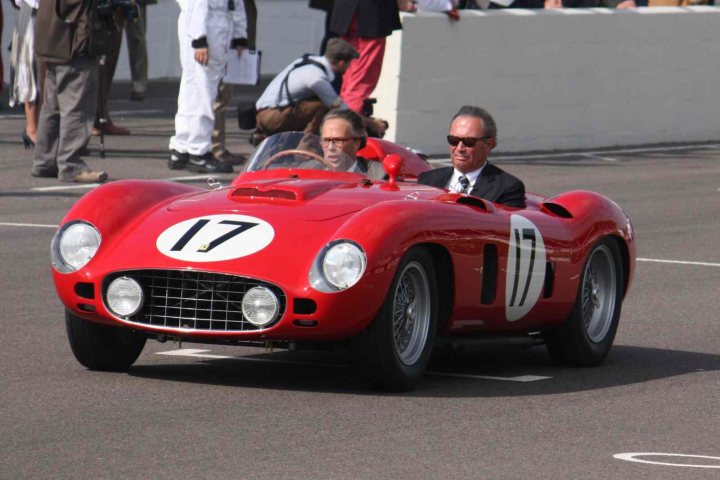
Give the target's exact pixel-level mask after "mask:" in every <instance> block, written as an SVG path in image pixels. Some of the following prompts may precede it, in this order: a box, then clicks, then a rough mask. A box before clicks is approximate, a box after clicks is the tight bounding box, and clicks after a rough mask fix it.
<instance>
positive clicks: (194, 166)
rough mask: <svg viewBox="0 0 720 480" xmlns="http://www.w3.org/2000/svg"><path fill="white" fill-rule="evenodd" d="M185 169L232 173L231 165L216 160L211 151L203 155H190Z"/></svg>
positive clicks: (197, 171)
mask: <svg viewBox="0 0 720 480" xmlns="http://www.w3.org/2000/svg"><path fill="white" fill-rule="evenodd" d="M187 169H188V170H190V171H191V172H196V173H232V171H233V167H232V165H228V164H226V163H220V162H218V161H217V160H216V159H215V157H213V155H212V152H207V153H206V154H204V155H190V160H189V161H188V163H187Z"/></svg>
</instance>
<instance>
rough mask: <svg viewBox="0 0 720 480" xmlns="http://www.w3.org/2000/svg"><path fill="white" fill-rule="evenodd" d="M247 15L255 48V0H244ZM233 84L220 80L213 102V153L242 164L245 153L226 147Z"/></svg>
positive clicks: (222, 159) (249, 37)
mask: <svg viewBox="0 0 720 480" xmlns="http://www.w3.org/2000/svg"><path fill="white" fill-rule="evenodd" d="M243 3H244V5H245V15H246V16H247V46H248V48H249V49H250V50H255V33H256V32H257V7H256V6H255V0H243ZM232 90H233V86H232V85H228V84H226V83H223V82H222V81H221V82H220V86H219V87H218V94H217V97H216V98H215V102H214V103H213V115H215V125H214V127H213V131H212V154H213V157H215V159H216V160H217V161H218V162H220V163H225V164H228V165H241V164H243V163H244V162H245V160H247V158H245V156H244V155H240V154H235V153H232V152H230V151H229V150H228V149H227V148H226V147H225V110H226V109H227V106H228V105H230V100H232Z"/></svg>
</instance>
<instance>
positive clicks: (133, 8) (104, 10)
mask: <svg viewBox="0 0 720 480" xmlns="http://www.w3.org/2000/svg"><path fill="white" fill-rule="evenodd" d="M97 9H98V14H99V15H100V18H101V19H102V20H103V21H104V22H105V25H106V26H107V27H108V28H109V29H110V30H115V29H116V28H117V26H116V25H115V22H114V21H113V16H114V14H115V12H116V11H118V10H121V11H122V12H123V17H125V21H127V22H137V20H138V18H140V11H139V10H138V6H137V5H136V4H135V2H134V0H99V1H98V6H97Z"/></svg>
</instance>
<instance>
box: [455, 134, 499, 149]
mask: <svg viewBox="0 0 720 480" xmlns="http://www.w3.org/2000/svg"><path fill="white" fill-rule="evenodd" d="M491 138H492V137H490V136H487V135H485V136H483V137H456V136H455V135H448V136H447V141H448V143H449V144H450V145H452V146H453V147H457V146H458V144H459V143H460V142H462V143H463V145H465V146H466V147H468V148H473V147H474V146H475V144H476V143H477V142H478V141H479V140H483V141H484V140H489V139H491Z"/></svg>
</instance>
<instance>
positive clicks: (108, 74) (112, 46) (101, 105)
mask: <svg viewBox="0 0 720 480" xmlns="http://www.w3.org/2000/svg"><path fill="white" fill-rule="evenodd" d="M123 23H124V18H123V17H122V12H120V11H119V10H118V13H116V14H115V24H116V25H123ZM122 36H123V33H122V27H118V28H117V29H116V30H114V31H112V32H110V35H109V36H108V51H107V55H106V58H105V66H103V67H101V68H100V77H99V82H101V83H100V84H99V85H100V88H98V89H97V109H96V113H95V121H96V124H97V121H98V120H100V119H101V118H104V119H105V120H107V121H108V123H110V113H109V112H108V106H107V99H108V97H109V96H110V87H111V86H112V81H113V77H114V76H115V67H117V62H118V57H119V56H120V47H121V46H122ZM96 126H98V125H96Z"/></svg>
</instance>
